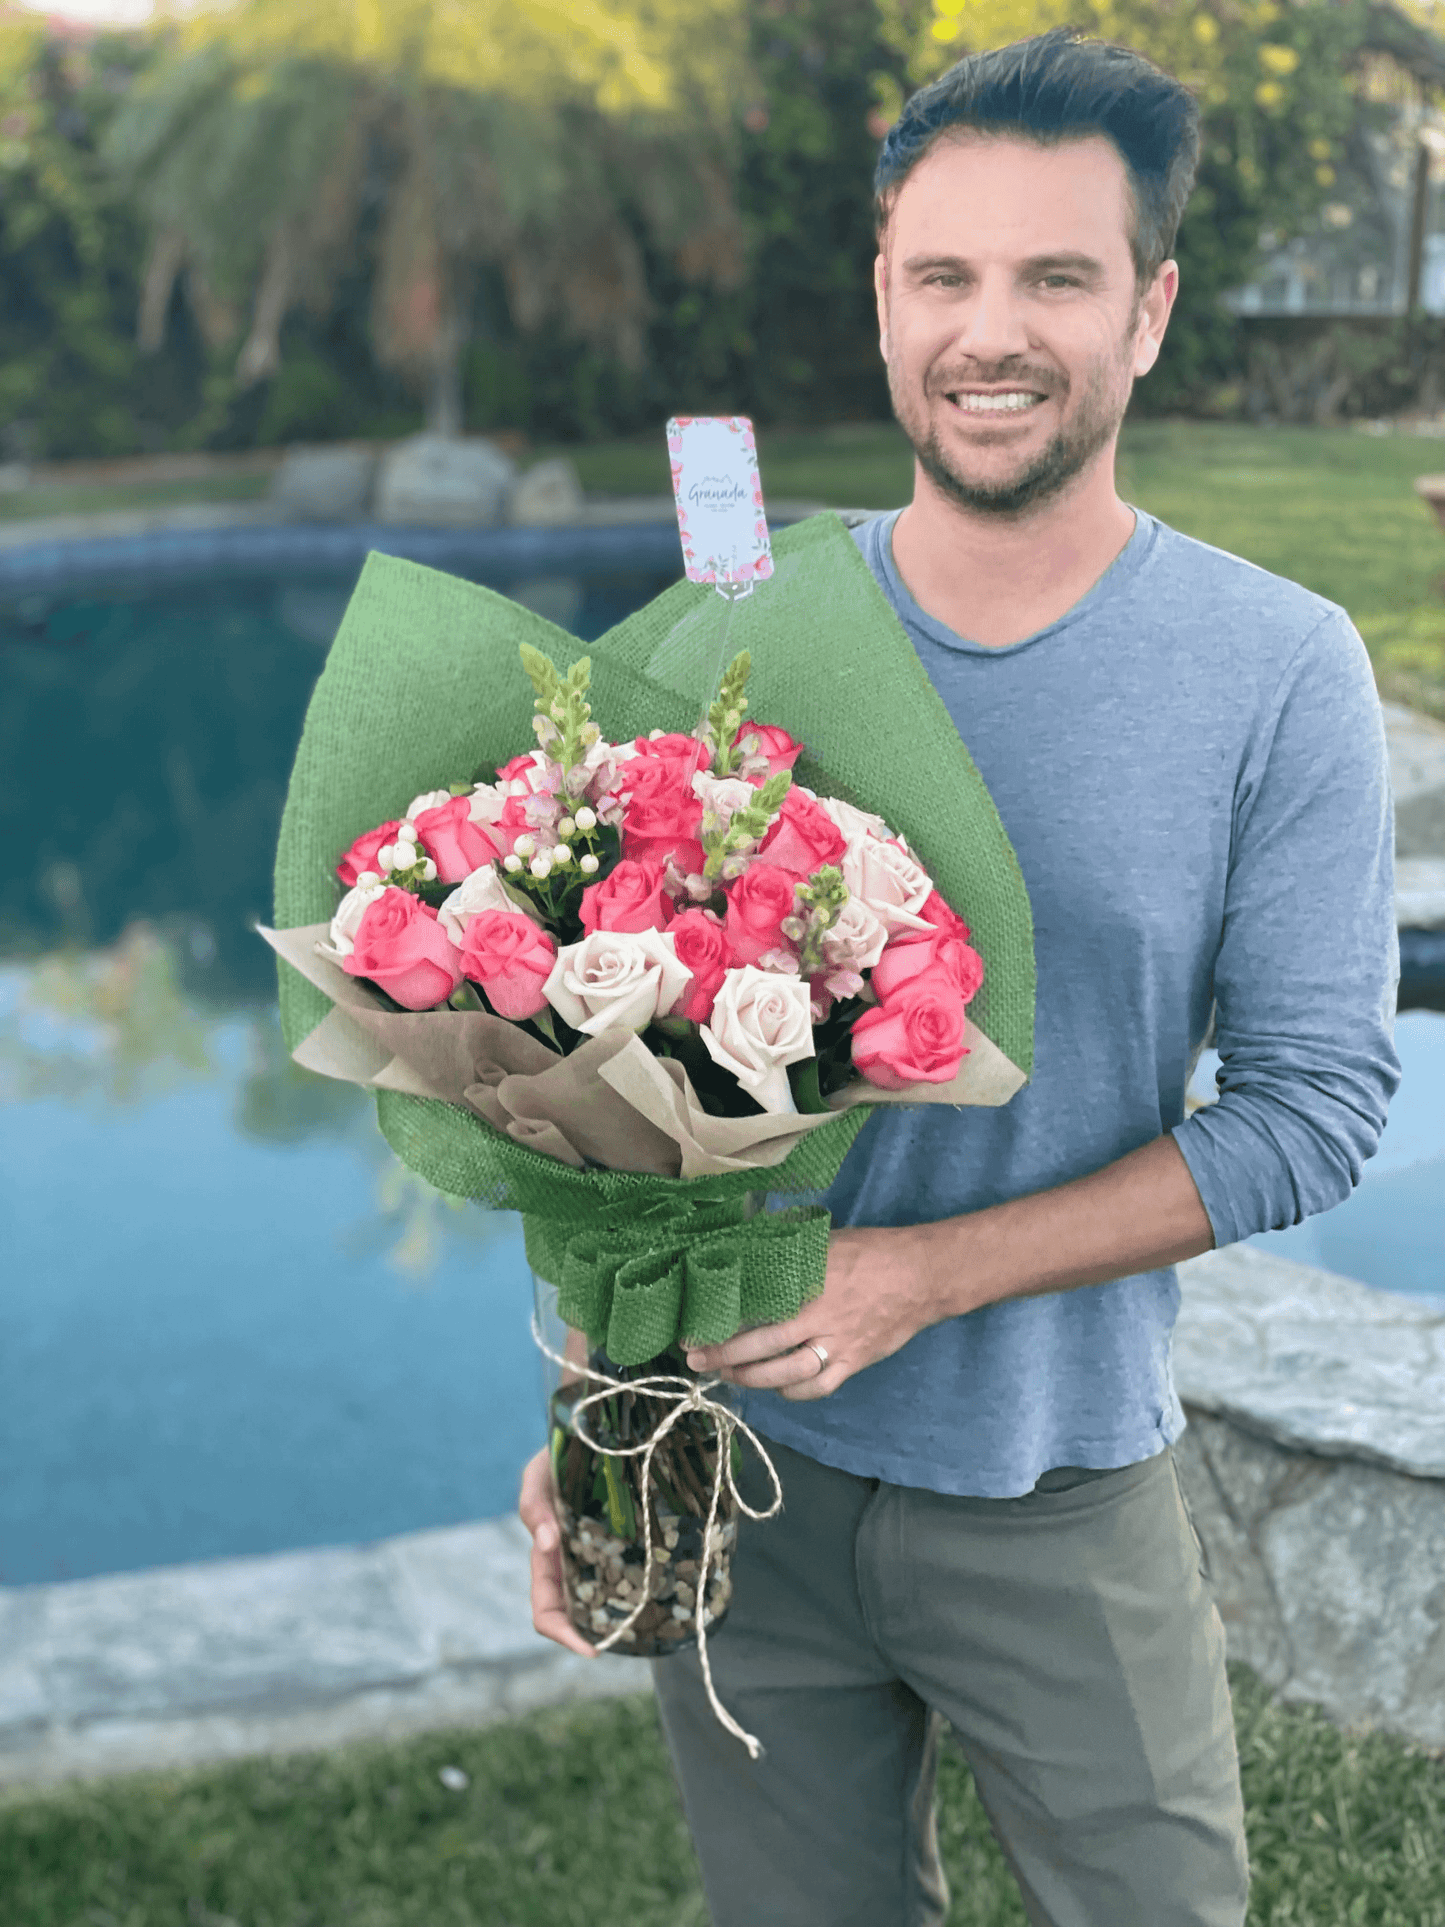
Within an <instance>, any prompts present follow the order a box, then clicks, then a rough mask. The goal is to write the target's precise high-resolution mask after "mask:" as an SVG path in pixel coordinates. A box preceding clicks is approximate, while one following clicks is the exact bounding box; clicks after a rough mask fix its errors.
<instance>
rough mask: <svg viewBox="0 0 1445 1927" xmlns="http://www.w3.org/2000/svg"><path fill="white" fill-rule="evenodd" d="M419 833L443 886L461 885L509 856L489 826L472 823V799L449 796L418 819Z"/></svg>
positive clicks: (417, 830)
mask: <svg viewBox="0 0 1445 1927" xmlns="http://www.w3.org/2000/svg"><path fill="white" fill-rule="evenodd" d="M416 833H417V835H418V836H419V837H420V838H421V843H422V848H423V849H424V850H425V851H426V853H427V855H428V856H429V857H430V858H431V860H432V862H433V863H435V865H436V866H437V876H438V878H439V880H440V881H441V882H442V883H460V882H461V881H462V879H463V878H464V877H469V876H470V875H471V873H472V871H473V870H480V869H481V867H482V865H483V864H484V863H492V862H495V861H496V859H497V858H498V857H500V856H505V855H506V851H505V850H503V849H501V848H499V847H498V845H497V844H496V843H494V842H493V841H492V839H491V837H489V836H488V835H487V832H486V828H485V826H484V825H483V824H481V823H474V822H473V821H472V799H471V797H470V796H449V797H448V798H447V800H446V802H445V803H442V804H439V805H438V807H437V808H435V809H431V810H423V811H422V813H421V815H420V816H419V817H417V818H416Z"/></svg>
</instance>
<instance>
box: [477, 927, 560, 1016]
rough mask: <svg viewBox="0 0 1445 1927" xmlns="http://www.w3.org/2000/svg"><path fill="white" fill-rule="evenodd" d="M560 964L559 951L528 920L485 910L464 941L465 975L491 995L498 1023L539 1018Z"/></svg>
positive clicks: (550, 940)
mask: <svg viewBox="0 0 1445 1927" xmlns="http://www.w3.org/2000/svg"><path fill="white" fill-rule="evenodd" d="M556 961H557V946H556V944H555V943H553V941H552V939H551V938H550V937H549V936H548V934H547V932H546V931H545V930H539V929H538V928H537V926H536V924H535V923H533V922H532V920H531V919H530V917H519V916H514V915H512V913H511V912H510V911H507V910H483V911H481V912H480V913H479V915H477V916H475V917H473V918H472V920H471V922H470V923H469V924H468V925H467V931H466V935H465V937H464V938H463V939H462V971H463V974H464V975H465V976H467V977H470V978H471V980H472V982H473V983H477V984H480V985H481V987H482V989H483V990H484V991H485V992H486V993H487V1002H488V1003H489V1004H490V1005H491V1006H492V1009H493V1010H494V1011H495V1012H496V1013H497V1015H498V1016H499V1017H511V1018H514V1019H516V1018H522V1017H535V1016H536V1014H537V1012H538V1011H539V1010H541V1009H542V1008H543V1007H544V1006H545V1004H546V1002H547V993H546V991H545V990H544V988H543V986H544V985H545V983H546V981H547V979H548V978H549V977H550V976H551V974H552V966H553V965H554V964H555V963H556Z"/></svg>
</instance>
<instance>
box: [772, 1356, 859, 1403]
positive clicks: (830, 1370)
mask: <svg viewBox="0 0 1445 1927" xmlns="http://www.w3.org/2000/svg"><path fill="white" fill-rule="evenodd" d="M851 1376H852V1374H851V1372H850V1371H849V1369H848V1367H847V1366H846V1365H840V1364H839V1363H838V1361H837V1359H836V1358H830V1359H829V1361H828V1363H827V1364H826V1365H825V1366H824V1367H823V1369H822V1371H821V1372H815V1373H814V1374H813V1376H812V1377H811V1378H804V1379H800V1380H799V1381H798V1383H797V1384H796V1385H785V1386H784V1387H783V1397H784V1398H790V1399H794V1400H796V1401H801V1400H803V1399H806V1398H828V1397H830V1396H831V1395H832V1393H834V1392H836V1391H837V1389H838V1387H839V1386H840V1385H841V1384H843V1383H844V1381H845V1380H846V1379H848V1378H850V1377H851Z"/></svg>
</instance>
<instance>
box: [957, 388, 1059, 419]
mask: <svg viewBox="0 0 1445 1927" xmlns="http://www.w3.org/2000/svg"><path fill="white" fill-rule="evenodd" d="M950 399H951V400H952V402H953V404H954V406H955V407H957V408H964V409H967V410H968V411H969V413H970V414H976V415H1001V414H1006V413H1008V412H1009V411H1011V410H1017V409H1020V408H1032V407H1033V405H1034V403H1035V402H1040V401H1042V400H1043V396H1042V395H1037V394H1035V393H1034V391H1033V390H1032V389H1031V388H1011V389H1010V390H1009V391H1008V393H1007V394H1003V395H953V396H951V397H950Z"/></svg>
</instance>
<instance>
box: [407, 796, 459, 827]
mask: <svg viewBox="0 0 1445 1927" xmlns="http://www.w3.org/2000/svg"><path fill="white" fill-rule="evenodd" d="M451 800H452V793H451V791H450V790H423V791H422V793H421V795H420V796H414V797H413V798H412V799H411V801H410V802H409V803H408V804H407V806H406V820H407V822H408V823H415V821H416V819H417V818H418V817H419V816H420V815H421V813H422V812H423V810H439V809H440V808H441V806H442V804H443V803H450V802H451Z"/></svg>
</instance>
